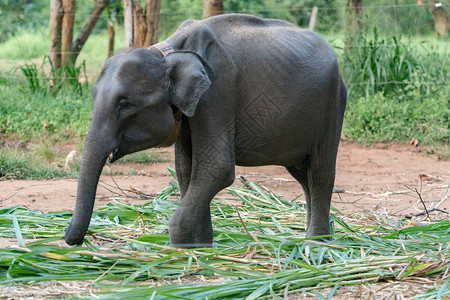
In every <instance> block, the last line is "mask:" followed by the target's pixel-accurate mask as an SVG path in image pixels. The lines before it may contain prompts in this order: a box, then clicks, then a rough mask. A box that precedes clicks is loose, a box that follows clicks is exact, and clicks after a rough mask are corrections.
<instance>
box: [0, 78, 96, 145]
mask: <svg viewBox="0 0 450 300" xmlns="http://www.w3.org/2000/svg"><path fill="white" fill-rule="evenodd" d="M0 78H1V77H0ZM24 86H25V87H24ZM90 99H91V98H90V96H89V97H88V96H84V97H83V96H81V95H79V94H76V93H73V92H72V91H71V90H70V89H65V90H62V91H60V92H58V93H56V94H54V95H52V94H47V93H46V92H39V91H36V92H30V90H29V89H28V88H27V87H26V85H25V84H24V82H23V81H21V80H18V81H17V82H12V81H8V80H5V79H3V82H2V84H1V85H0V134H1V133H14V134H18V135H19V137H20V138H23V139H30V138H31V139H33V138H34V139H40V138H41V137H42V135H47V136H51V137H52V138H53V141H54V142H58V141H64V140H67V139H68V138H73V137H80V136H81V137H83V136H85V135H86V133H87V131H88V129H89V123H90V115H91V111H92V100H90Z"/></svg>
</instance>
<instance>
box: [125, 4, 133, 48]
mask: <svg viewBox="0 0 450 300" xmlns="http://www.w3.org/2000/svg"><path fill="white" fill-rule="evenodd" d="M123 10H124V25H125V47H133V46H134V13H133V0H123Z"/></svg>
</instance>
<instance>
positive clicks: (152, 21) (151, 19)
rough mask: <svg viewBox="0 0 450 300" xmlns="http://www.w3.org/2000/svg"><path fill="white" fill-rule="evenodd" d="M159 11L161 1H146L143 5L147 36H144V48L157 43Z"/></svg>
mask: <svg viewBox="0 0 450 300" xmlns="http://www.w3.org/2000/svg"><path fill="white" fill-rule="evenodd" d="M160 11H161V0H147V2H146V3H145V12H146V14H147V16H146V20H147V34H146V35H145V43H144V45H145V46H146V47H148V46H150V45H153V44H156V43H158V37H159V13H160Z"/></svg>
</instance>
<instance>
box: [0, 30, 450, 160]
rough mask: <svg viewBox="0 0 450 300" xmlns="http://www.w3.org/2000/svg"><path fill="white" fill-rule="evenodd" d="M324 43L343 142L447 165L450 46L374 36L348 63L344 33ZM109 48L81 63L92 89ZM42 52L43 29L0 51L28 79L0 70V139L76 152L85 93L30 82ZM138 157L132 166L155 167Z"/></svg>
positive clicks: (93, 41)
mask: <svg viewBox="0 0 450 300" xmlns="http://www.w3.org/2000/svg"><path fill="white" fill-rule="evenodd" d="M121 30H122V29H121V28H120V27H118V28H117V37H118V40H116V48H120V47H122V45H123V38H122V37H123V34H122V32H121ZM326 37H327V39H328V40H330V42H331V43H332V44H333V45H334V46H335V47H336V51H337V54H338V58H339V62H340V68H341V71H342V73H343V76H344V79H345V82H346V84H347V87H348V89H349V99H348V105H347V112H346V117H345V123H344V133H345V135H346V136H348V137H349V138H352V139H354V140H356V141H358V142H361V143H364V144H370V143H374V142H392V141H397V142H400V143H404V142H406V141H409V140H410V139H411V138H413V137H414V138H416V139H418V140H419V141H420V142H421V143H422V144H423V145H426V146H428V147H430V148H432V149H433V151H434V152H435V153H437V155H438V156H439V157H441V158H447V159H448V151H447V150H448V145H449V126H448V124H449V119H450V118H449V114H450V112H449V111H450V104H449V99H450V90H449V88H448V82H447V78H448V77H449V74H450V72H449V70H450V55H449V54H448V53H449V52H448V43H445V40H443V39H440V38H437V37H435V36H432V35H429V36H410V37H403V38H401V37H398V36H396V37H394V36H389V35H379V34H378V32H377V30H374V29H371V30H366V31H365V32H364V34H363V35H361V36H360V37H359V38H356V40H355V42H356V47H354V48H353V51H352V52H351V55H349V53H350V52H345V51H344V50H343V39H344V36H343V34H342V33H339V32H338V33H336V34H334V35H330V34H328V36H326ZM106 43H107V36H106V34H94V35H92V36H91V37H90V38H89V40H88V42H87V43H86V45H85V47H84V49H83V51H82V52H81V54H80V57H79V60H78V62H79V64H78V67H80V65H81V63H82V62H83V61H85V62H86V75H87V77H88V79H89V81H90V84H92V83H93V82H94V81H95V79H96V77H97V74H98V73H99V71H100V69H101V67H102V65H103V63H104V60H105V59H106V51H105V49H106ZM25 44H26V45H28V44H29V45H32V46H30V47H24V46H23V45H25ZM99 45H105V46H104V47H101V46H99ZM47 51H48V29H42V30H38V31H37V32H36V33H30V32H27V31H25V30H23V31H19V32H17V33H16V34H15V35H14V36H12V37H11V38H10V39H9V40H8V41H6V42H5V43H2V44H0V57H2V59H7V60H15V61H17V65H16V67H19V66H22V67H23V69H24V70H25V73H27V72H29V74H31V76H28V81H27V80H26V79H24V78H23V74H22V73H23V72H22V71H21V70H20V69H17V70H16V72H15V73H14V72H13V71H12V70H14V68H12V69H11V68H10V67H8V68H9V69H8V70H5V68H4V67H3V66H0V70H3V72H2V73H0V134H4V133H6V135H3V137H0V138H1V139H2V140H4V139H10V138H14V139H21V140H23V141H25V142H27V141H33V140H49V141H52V142H53V143H60V142H61V143H72V144H81V143H82V140H83V139H84V137H85V136H86V134H87V131H88V128H89V123H90V117H91V110H92V99H91V96H90V93H89V90H90V86H89V87H87V88H86V87H85V88H84V89H83V92H82V94H81V95H79V94H77V93H75V92H74V90H73V89H71V88H67V87H62V88H61V90H60V91H59V92H51V93H49V91H50V88H49V86H48V83H45V81H43V82H36V81H33V80H32V77H33V76H32V75H33V74H34V73H36V74H38V75H39V77H45V76H48V74H49V66H48V64H47V63H43V62H42V57H44V55H46V54H47ZM23 58H26V59H25V60H23ZM31 59H32V60H31ZM73 71H75V70H73ZM41 72H44V73H45V76H44V75H42V73H41ZM30 80H31V81H30ZM47 82H48V80H47ZM36 85H37V86H38V87H39V88H34V91H33V88H30V87H33V86H36ZM446 153H447V154H446ZM142 155H143V154H138V155H137V156H136V157H134V158H132V159H131V160H132V161H133V160H134V161H141V160H143V161H146V162H153V161H155V160H158V158H152V157H145V155H143V156H142ZM128 159H129V158H125V160H128Z"/></svg>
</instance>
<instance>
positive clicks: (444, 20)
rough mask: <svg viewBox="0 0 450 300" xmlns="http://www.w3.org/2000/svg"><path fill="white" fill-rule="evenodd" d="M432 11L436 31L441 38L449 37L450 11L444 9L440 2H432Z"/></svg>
mask: <svg viewBox="0 0 450 300" xmlns="http://www.w3.org/2000/svg"><path fill="white" fill-rule="evenodd" d="M430 9H431V12H432V13H433V17H434V30H436V33H437V34H439V35H440V36H443V37H447V34H448V25H447V24H448V21H449V19H450V16H449V12H450V9H449V8H446V7H444V6H443V5H442V4H441V3H440V2H439V1H430Z"/></svg>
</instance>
